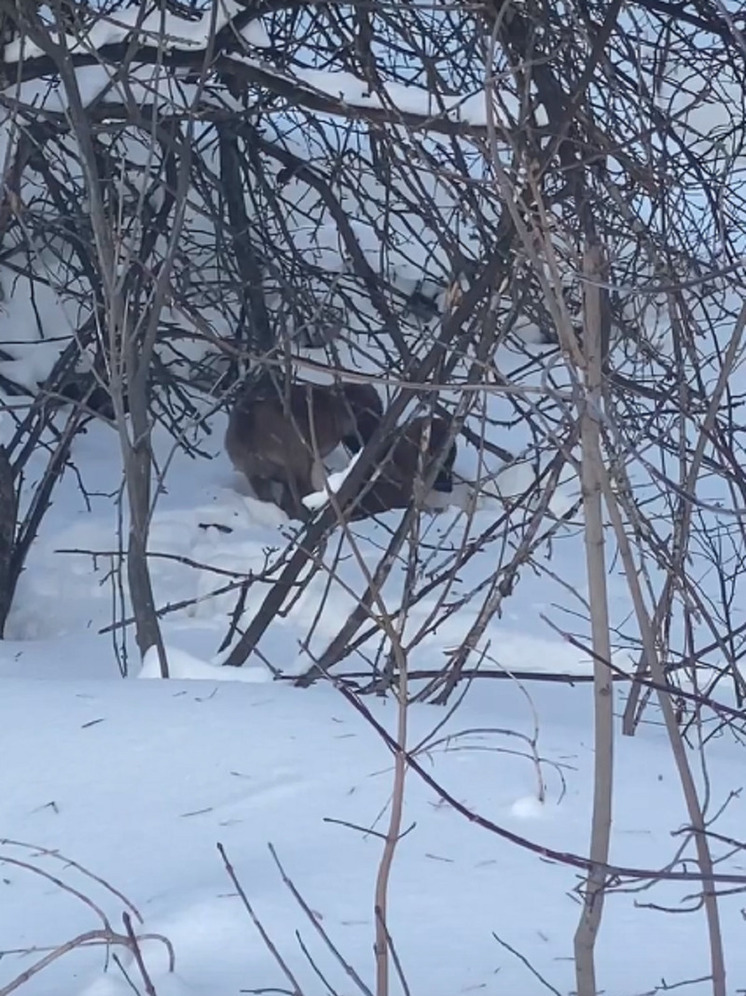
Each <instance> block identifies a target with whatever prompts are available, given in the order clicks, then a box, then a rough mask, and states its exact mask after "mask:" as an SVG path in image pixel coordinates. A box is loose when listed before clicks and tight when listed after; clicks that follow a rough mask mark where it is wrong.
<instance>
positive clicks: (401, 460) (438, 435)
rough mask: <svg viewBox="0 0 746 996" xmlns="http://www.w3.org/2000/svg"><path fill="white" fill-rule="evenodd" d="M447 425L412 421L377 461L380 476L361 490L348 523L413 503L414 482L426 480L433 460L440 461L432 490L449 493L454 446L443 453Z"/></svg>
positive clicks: (435, 420)
mask: <svg viewBox="0 0 746 996" xmlns="http://www.w3.org/2000/svg"><path fill="white" fill-rule="evenodd" d="M428 425H429V427H430V432H429V438H428V440H427V446H426V447H425V449H424V452H423V442H424V440H423V434H424V433H425V432H426V430H427V427H428ZM449 428H450V427H449V425H448V422H446V421H445V420H444V419H442V418H438V417H437V416H436V417H433V418H427V417H424V416H423V417H422V418H416V419H413V420H412V421H411V422H410V423H409V425H408V426H407V427H406V429H405V430H404V433H403V434H402V435H401V436H400V437H399V438H398V439H397V440H396V442H395V443H394V444H393V446H391V447H390V448H389V450H388V451H385V452H384V455H383V457H382V458H381V460H380V463H379V466H380V467H381V473H380V476H379V477H377V478H375V480H373V482H372V483H371V484H370V486H369V487H368V488H367V489H363V491H362V492H361V494H360V495H359V497H358V498H357V500H356V502H355V503H354V505H353V506H352V508H351V510H350V514H349V518H350V519H365V518H367V517H368V516H371V515H377V514H378V513H379V512H387V511H389V509H392V508H408V507H409V506H410V505H411V504H412V502H413V501H414V500H415V482H416V481H417V480H418V479H423V478H426V477H428V475H429V474H430V473H431V471H432V467H433V460H434V459H439V460H441V461H442V462H441V464H440V467H439V469H438V472H437V474H436V476H435V480H434V482H433V485H432V488H433V490H435V491H443V492H451V491H452V490H453V463H454V460H455V459H456V453H457V446H456V442H455V440H453V441H452V442H451V445H450V446H449V447H448V449H447V451H446V452H445V454H444V453H443V451H444V449H445V447H446V442H447V440H448V434H449Z"/></svg>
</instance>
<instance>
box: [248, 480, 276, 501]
mask: <svg viewBox="0 0 746 996" xmlns="http://www.w3.org/2000/svg"><path fill="white" fill-rule="evenodd" d="M248 480H249V484H250V485H251V488H252V490H253V492H254V494H255V495H256V496H257V498H258V499H259V501H267V502H272V503H273V504H277V502H276V500H275V493H274V488H273V485H274V483H275V482H274V481H271V480H269V478H266V477H256V476H252V477H249V479H248Z"/></svg>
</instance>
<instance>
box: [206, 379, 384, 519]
mask: <svg viewBox="0 0 746 996" xmlns="http://www.w3.org/2000/svg"><path fill="white" fill-rule="evenodd" d="M382 413H383V406H382V404H381V398H380V396H379V394H378V392H377V391H376V389H375V388H374V387H373V386H372V385H370V384H336V385H326V384H298V383H296V384H291V385H290V390H289V397H287V398H283V397H282V396H281V395H280V394H278V393H277V392H276V391H274V389H273V390H271V391H269V392H266V393H265V394H264V395H262V396H261V397H256V396H255V395H254V394H253V393H252V390H251V388H248V389H247V390H246V391H245V392H244V394H242V395H241V396H240V397H239V399H238V401H237V402H236V404H235V406H234V408H233V410H232V411H231V414H230V419H229V422H228V429H227V432H226V434H225V448H226V450H227V452H228V456H229V457H230V459H231V461H232V463H233V466H234V467H235V468H236V470H238V471H241V472H242V473H243V474H244V475H245V476H246V478H247V479H248V481H249V484H251V486H252V488H253V489H254V492H255V494H256V496H257V498H259V499H260V500H261V501H277V504H279V506H280V508H282V509H283V510H284V511H285V512H287V514H288V515H290V516H292V517H295V518H300V519H303V520H305V519H307V518H308V517H309V513H308V510H307V509H306V508H305V506H304V505H303V503H302V502H301V498H302V497H303V496H304V495H307V494H310V493H311V492H312V491H314V490H316V489H318V488H319V487H320V486H321V482H322V480H323V477H322V475H321V473H320V470H321V462H322V461H323V459H324V457H326V456H328V455H329V454H330V453H331V452H332V450H334V449H336V447H337V446H338V445H339V444H340V443H342V442H343V443H344V444H345V446H346V447H347V448H348V449H350V450H351V451H352V452H356V451H357V450H359V449H360V448H361V446H362V445H364V444H365V442H367V440H368V439H369V438H370V436H371V435H372V434H373V432H374V431H375V428H376V426H377V424H378V421H379V419H380V417H381V415H382ZM275 485H279V487H280V492H281V493H280V498H279V500H277V499H276V498H275Z"/></svg>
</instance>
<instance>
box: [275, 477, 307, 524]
mask: <svg viewBox="0 0 746 996" xmlns="http://www.w3.org/2000/svg"><path fill="white" fill-rule="evenodd" d="M303 493H304V492H303V491H302V489H301V488H300V487H299V484H298V480H297V479H296V478H295V477H292V476H291V477H290V478H289V479H288V480H287V481H284V482H283V485H282V497H281V499H280V508H281V509H282V510H283V512H285V514H286V515H287V516H289V518H291V519H300V521H301V522H308V520H309V519H310V518H311V512H310V510H309V509H307V508H306V506H305V505H304V504H303V502H302V501H301V497H302V495H303Z"/></svg>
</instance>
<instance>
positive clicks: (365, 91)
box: [2, 0, 547, 135]
mask: <svg viewBox="0 0 746 996" xmlns="http://www.w3.org/2000/svg"><path fill="white" fill-rule="evenodd" d="M247 16H248V12H247V10H246V8H245V7H242V6H240V5H239V4H238V3H236V2H235V0H221V3H220V4H219V6H218V8H217V12H215V13H213V12H212V11H208V12H207V13H203V14H202V15H201V16H200V17H199V18H197V19H194V20H187V19H185V18H182V17H179V16H177V15H175V14H173V13H167V12H156V13H151V14H148V15H147V16H142V11H141V9H140V8H128V9H125V10H120V11H117V12H116V13H115V14H111V15H101V16H100V17H98V18H97V19H96V20H95V21H94V22H93V23H92V24H91V25H90V27H89V28H88V30H87V31H85V32H82V31H81V32H79V33H78V34H77V35H73V34H69V33H64V34H63V33H62V32H60V31H58V30H57V29H56V28H55V27H53V26H51V25H47V24H46V23H45V22H43V21H41V20H38V21H36V22H34V24H32V25H30V30H28V31H27V30H24V26H23V24H22V23H21V22H20V21H19V22H17V23H16V29H17V31H16V33H17V37H16V38H14V39H13V40H12V41H10V42H9V43H8V44H6V45H5V47H4V49H3V61H2V70H3V71H2V76H4V77H5V82H6V87H8V88H10V87H18V85H19V84H21V83H23V82H28V81H31V80H38V79H40V78H42V77H45V76H49V75H56V73H57V72H58V70H59V66H58V65H56V64H55V63H56V61H57V59H58V58H59V57H60V56H62V57H65V58H69V59H71V61H72V63H73V65H74V67H75V68H76V70H77V73H78V77H79V79H80V77H81V73H83V72H85V73H86V81H85V82H86V85H85V86H81V93H82V94H83V99H84V102H85V103H86V104H89V103H91V102H92V101H93V100H94V99H96V98H97V97H99V95H100V94H101V91H102V90H104V89H107V90H108V96H107V98H106V103H107V104H112V103H114V104H116V103H117V102H119V98H118V96H117V95H116V90H117V89H118V87H117V84H116V78H117V74H116V73H115V74H112V67H117V68H119V67H121V65H122V62H123V61H124V60H127V62H128V63H129V65H130V67H131V68H132V70H134V71H136V72H142V71H143V68H144V67H147V66H149V65H155V66H158V69H159V72H158V79H155V78H154V79H152V80H151V81H150V82H149V88H150V94H149V98H150V99H151V100H152V99H153V97H154V96H162V97H164V98H165V99H167V100H168V101H169V103H170V104H171V106H172V109H173V97H174V95H173V93H172V92H170V93H166V92H161V91H162V90H163V91H169V90H170V89H171V87H170V81H171V78H172V76H173V74H174V73H178V75H179V76H180V77H183V76H184V74H185V73H186V74H187V76H188V75H189V72H190V71H193V72H195V73H197V72H201V71H203V70H204V60H205V57H206V55H207V54H208V52H209V51H210V49H211V50H212V51H211V53H210V56H211V58H210V61H211V66H212V72H214V73H217V74H219V75H220V76H221V77H222V78H223V79H224V80H228V79H230V80H232V81H233V84H234V85H233V86H232V87H231V88H230V89H231V91H232V92H233V93H234V95H235V94H236V88H238V90H239V91H240V90H250V89H262V90H267V91H269V92H271V93H274V94H276V95H277V96H280V97H283V98H285V99H286V100H288V101H289V102H290V103H292V104H295V105H297V106H300V107H304V108H306V109H309V110H314V111H319V112H322V113H327V114H331V115H335V116H339V117H345V118H355V117H364V118H366V119H367V120H370V121H372V122H376V123H397V124H403V125H406V126H407V127H410V128H414V129H417V130H428V131H432V132H435V133H440V134H446V135H458V134H466V133H473V132H474V130H479V131H481V130H482V129H484V128H485V127H486V123H487V104H486V98H485V93H484V90H483V89H481V88H478V89H472V91H471V92H467V93H465V94H463V95H452V94H440V93H435V92H433V91H432V89H428V88H426V87H423V86H418V85H416V84H414V83H411V84H410V83H404V82H396V81H388V82H387V81H380V82H379V83H378V85H377V86H376V87H373V86H371V84H370V83H369V82H367V81H365V80H363V79H361V78H360V77H359V76H357V75H355V74H354V73H351V72H349V71H343V70H329V71H322V70H317V69H308V68H302V67H295V68H294V69H293V70H292V71H289V70H287V69H278V68H276V67H275V66H273V65H272V64H270V63H269V62H267V61H266V60H265V59H262V58H258V57H257V50H261V49H268V48H270V47H271V42H270V39H269V37H268V35H267V32H266V29H265V27H264V25H263V23H262V22H261V20H258V19H256V18H254V19H253V20H247ZM40 34H41V35H43V36H44V37H46V38H47V39H48V41H49V43H50V44H49V45H48V46H45V45H44V41H43V40H41V41H40V40H39V35H40ZM35 39H36V40H35ZM133 46H134V48H133ZM237 47H238V48H240V50H237ZM52 50H54V52H55V54H54V55H51V54H50V53H51V52H52ZM92 68H98V69H99V70H100V71H101V77H100V80H98V84H97V83H96V82H94V81H92V80H91V78H90V73H91V71H92ZM164 69H165V70H167V72H165V73H164V72H163V70H164ZM21 100H22V102H23V98H22V97H21ZM494 103H495V102H493V104H494ZM63 109H64V108H63ZM492 110H493V113H494V115H495V119H496V121H498V122H500V123H502V125H503V126H505V127H510V126H511V124H514V123H515V122H517V121H519V120H520V118H521V108H520V105H519V102H518V100H517V99H516V98H514V97H511V95H510V94H506V93H503V94H502V95H501V106H500V107H498V106H493V109H492ZM217 113H218V114H219V113H220V112H217ZM206 114H207V118H209V117H211V114H210V108H209V107H208V108H206ZM535 115H536V122H535V123H536V124H537V125H539V126H540V127H541V126H543V125H546V123H547V120H546V115H545V114H544V112H543V108H542V107H541V106H539V107H537V108H535ZM508 119H512V120H508Z"/></svg>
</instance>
